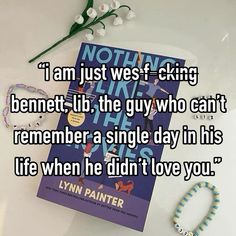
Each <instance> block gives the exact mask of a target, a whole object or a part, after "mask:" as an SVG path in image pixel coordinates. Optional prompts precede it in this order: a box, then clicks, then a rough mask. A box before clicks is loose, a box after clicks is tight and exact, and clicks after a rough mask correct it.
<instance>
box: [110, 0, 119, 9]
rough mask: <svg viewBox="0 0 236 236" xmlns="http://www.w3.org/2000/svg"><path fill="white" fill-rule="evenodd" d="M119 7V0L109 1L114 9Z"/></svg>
mask: <svg viewBox="0 0 236 236" xmlns="http://www.w3.org/2000/svg"><path fill="white" fill-rule="evenodd" d="M119 7H120V2H118V1H117V0H113V1H112V3H111V8H112V9H114V10H116V9H118V8H119Z"/></svg>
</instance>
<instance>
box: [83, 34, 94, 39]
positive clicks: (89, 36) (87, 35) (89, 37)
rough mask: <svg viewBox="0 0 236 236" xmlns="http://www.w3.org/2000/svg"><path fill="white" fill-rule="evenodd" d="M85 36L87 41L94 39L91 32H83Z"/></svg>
mask: <svg viewBox="0 0 236 236" xmlns="http://www.w3.org/2000/svg"><path fill="white" fill-rule="evenodd" d="M85 38H86V39H87V40H88V41H93V40H94V36H93V34H91V33H87V34H85Z"/></svg>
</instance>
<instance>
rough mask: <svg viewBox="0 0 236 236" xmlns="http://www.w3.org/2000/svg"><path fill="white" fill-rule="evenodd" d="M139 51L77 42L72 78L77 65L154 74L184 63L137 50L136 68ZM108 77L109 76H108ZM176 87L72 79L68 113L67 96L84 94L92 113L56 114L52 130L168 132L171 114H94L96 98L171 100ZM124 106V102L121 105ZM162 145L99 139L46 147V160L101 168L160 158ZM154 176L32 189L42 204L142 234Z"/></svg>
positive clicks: (63, 181)
mask: <svg viewBox="0 0 236 236" xmlns="http://www.w3.org/2000/svg"><path fill="white" fill-rule="evenodd" d="M138 57H139V53H138V52H137V51H133V50H127V49H121V48H114V47H107V46H101V45H95V44H88V43H83V44H82V45H81V48H80V52H79V56H78V60H77V63H76V71H77V73H78V74H80V73H79V70H80V64H81V62H83V63H84V64H85V65H86V66H91V67H100V66H101V64H106V66H107V67H108V68H109V67H135V66H141V67H142V66H143V65H144V64H145V63H147V62H149V63H150V66H151V70H152V71H155V70H157V69H158V68H159V67H161V66H164V65H165V64H166V63H167V62H170V63H173V64H174V63H176V62H178V63H179V64H180V65H182V66H183V65H184V63H185V61H184V60H182V59H178V58H172V57H168V56H164V55H154V54H150V53H144V52H142V57H141V58H142V61H141V63H140V62H139V64H138ZM107 74H108V77H109V76H110V74H109V73H107ZM178 87H179V82H177V81H168V82H167V81H159V80H158V79H157V76H150V77H149V81H147V82H144V81H142V79H140V80H139V81H124V80H123V81H119V82H118V81H113V80H111V79H109V80H108V81H102V80H101V81H99V82H95V81H93V82H90V83H85V84H84V86H78V81H72V82H71V83H70V85H69V90H68V93H67V98H66V105H67V107H68V108H70V109H71V102H72V95H73V94H79V93H80V94H85V95H86V97H87V98H89V99H90V100H91V102H92V107H93V108H94V109H95V112H94V113H91V114H90V113H86V114H83V113H80V114H75V113H73V112H72V111H71V112H69V114H61V116H60V120H59V123H58V127H57V129H58V130H64V127H65V126H69V127H70V129H71V130H90V131H91V132H92V131H94V130H100V131H101V132H102V134H103V135H104V134H105V133H106V131H108V130H113V129H114V126H118V127H119V129H120V130H135V128H136V126H140V127H141V128H142V129H143V130H148V131H150V132H153V131H154V130H156V129H157V126H159V125H161V126H163V128H164V129H168V126H169V123H170V119H171V114H170V113H157V111H156V108H155V105H153V106H152V109H151V111H150V114H149V116H148V117H146V118H144V117H143V114H141V113H136V114H135V116H134V117H132V118H128V117H127V116H126V114H125V112H124V110H122V112H120V113H101V112H99V110H98V102H97V99H98V97H99V95H102V94H108V96H109V98H119V99H120V100H122V101H125V99H128V98H155V99H158V98H165V97H167V94H172V95H173V97H176V95H177V91H178ZM123 104H124V103H123ZM162 151H163V145H155V144H154V143H153V142H152V140H151V139H150V142H149V144H147V145H138V146H137V147H136V148H134V149H130V148H128V147H127V145H125V144H122V145H115V144H112V145H108V144H107V143H106V142H105V141H104V140H103V142H102V144H100V145H98V144H94V143H92V141H90V140H88V142H87V144H84V145H77V144H73V145H52V147H51V151H50V153H49V157H48V161H53V159H54V158H55V157H58V158H59V160H60V161H61V162H80V163H81V165H82V168H83V165H84V157H88V158H90V161H91V162H97V161H99V162H102V163H103V165H104V166H105V165H106V164H107V163H108V162H109V161H111V159H112V158H114V157H116V158H117V157H119V158H120V159H121V160H123V159H124V158H125V157H127V158H129V159H130V160H132V161H135V160H137V158H138V157H142V158H145V159H146V160H147V161H148V162H150V158H151V157H155V158H156V160H157V161H159V160H160V158H161V155H162ZM154 183H155V177H154V176H152V175H148V176H143V175H139V176H125V177H123V176H115V177H112V178H111V177H108V176H107V175H106V173H103V174H102V175H101V176H84V175H83V173H82V175H81V176H74V177H72V176H69V177H68V176H43V177H42V180H41V184H40V187H39V191H38V197H40V198H43V199H45V200H48V201H51V202H54V203H57V204H60V205H63V206H66V207H69V208H72V209H75V210H78V211H81V212H84V213H87V214H91V215H93V216H97V217H100V218H103V219H105V220H108V221H111V222H114V223H117V224H120V225H123V226H127V227H129V228H132V229H135V230H139V231H143V229H144V224H145V220H146V215H147V212H148V207H149V203H150V199H151V196H152V190H153V186H154Z"/></svg>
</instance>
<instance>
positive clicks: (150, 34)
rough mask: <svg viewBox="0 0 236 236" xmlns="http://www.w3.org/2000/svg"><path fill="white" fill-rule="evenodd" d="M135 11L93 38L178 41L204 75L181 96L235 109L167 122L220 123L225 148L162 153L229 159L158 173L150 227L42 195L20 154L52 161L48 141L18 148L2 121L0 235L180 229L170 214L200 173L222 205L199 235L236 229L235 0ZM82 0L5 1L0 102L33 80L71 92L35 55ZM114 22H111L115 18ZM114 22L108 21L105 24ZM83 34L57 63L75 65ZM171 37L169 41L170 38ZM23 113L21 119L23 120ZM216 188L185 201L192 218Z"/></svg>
mask: <svg viewBox="0 0 236 236" xmlns="http://www.w3.org/2000/svg"><path fill="white" fill-rule="evenodd" d="M126 3H127V4H130V5H131V6H133V8H134V10H135V12H136V13H137V19H136V20H135V21H133V22H130V23H129V24H125V25H124V26H122V27H119V28H115V27H113V26H107V28H108V35H107V36H106V37H105V38H103V39H96V40H95V43H100V44H111V43H112V45H114V46H121V47H122V46H124V47H129V48H137V47H140V48H141V49H146V50H149V49H150V50H149V51H153V52H155V51H157V50H158V48H159V46H160V45H162V47H165V48H166V49H168V50H169V54H170V55H172V53H173V54H174V51H175V50H174V49H173V51H172V49H171V48H172V47H175V48H182V49H183V50H185V51H187V52H189V53H191V54H193V55H194V56H195V57H196V58H197V61H198V66H199V70H200V83H199V85H198V86H197V87H193V88H190V86H187V85H182V86H181V88H180V90H179V94H178V96H179V97H185V98H187V99H189V98H192V97H194V96H200V95H209V94H215V93H217V92H219V93H224V94H226V95H227V97H228V113H227V114H220V113H219V114H216V115H215V120H214V121H212V122H209V121H196V120H194V119H192V118H191V114H190V113H186V114H182V115H181V114H178V115H174V116H173V117H172V118H173V119H172V122H171V126H170V128H173V129H174V128H180V127H181V126H182V125H183V124H184V123H185V124H188V125H189V126H190V127H192V128H197V127H198V126H199V125H200V124H210V123H211V124H215V125H216V126H217V128H219V129H222V130H223V131H224V143H223V144H222V145H220V146H205V147H201V146H199V145H196V146H188V147H186V146H183V145H179V146H178V148H177V149H175V150H174V151H173V150H170V149H169V148H168V147H166V148H165V150H164V153H163V157H162V159H163V160H178V161H180V162H182V161H185V160H192V161H195V160H199V161H202V160H207V161H208V160H212V157H213V156H222V157H223V162H222V163H221V164H220V165H218V166H214V169H215V170H216V176H215V177H209V178H202V177H199V178H197V177H196V178H193V179H191V180H190V181H189V182H184V180H183V176H181V177H178V178H169V177H161V178H159V179H158V180H157V182H156V185H155V189H154V192H153V197H152V201H151V204H150V210H149V213H148V217H147V222H146V227H145V231H144V232H143V233H139V232H136V231H134V230H130V229H127V228H125V227H122V226H118V225H115V224H113V223H110V222H106V221H104V220H101V219H98V218H95V217H92V216H89V215H86V214H83V213H80V212H76V211H73V210H70V209H67V208H65V207H62V206H58V205H56V204H53V203H50V202H47V201H43V200H41V199H39V198H37V197H36V192H37V189H38V185H39V181H40V178H41V176H40V175H39V176H37V177H34V178H32V177H25V178H19V177H16V176H14V174H13V157H14V156H20V155H22V156H30V157H32V159H33V160H35V161H37V162H40V161H42V160H46V158H47V155H48V151H49V148H50V147H49V146H21V145H17V146H14V145H13V144H12V134H11V132H10V131H9V130H7V129H6V128H5V127H4V125H3V122H1V123H0V128H1V131H0V147H1V158H0V235H1V236H16V235H18V236H23V235H24V236H30V235H34V236H41V235H50V236H74V235H76V236H77V235H81V236H92V235H103V236H108V235H109V236H117V235H125V236H134V235H155V236H156V235H161V236H164V235H165V236H166V235H167V236H175V235H177V234H176V232H175V231H174V230H173V227H172V225H171V224H170V217H171V215H172V212H173V210H174V208H175V206H176V203H177V201H178V200H179V199H180V197H181V196H182V195H183V194H184V193H185V192H186V191H187V190H188V189H189V188H190V187H191V186H192V185H193V184H194V183H196V182H197V181H202V180H208V181H210V182H212V183H213V184H215V185H217V186H218V188H219V189H220V192H221V199H222V202H221V205H220V210H219V211H218V212H217V215H216V217H215V219H214V220H213V221H212V223H211V224H210V226H209V228H208V229H207V230H206V231H205V232H203V233H202V234H201V235H202V236H206V235H213V236H222V235H236V227H235V226H234V225H235V215H234V213H235V211H236V204H235V194H236V190H235V179H236V174H235V173H236V171H235V166H236V158H235V155H234V154H235V150H234V148H235V143H236V138H235V136H236V135H235V132H236V122H235V120H236V95H235V87H236V82H235V81H236V78H235V76H236V67H235V64H236V60H235V56H236V40H235V36H236V21H235V20H236V1H235V0H207V1H206V0H199V1H193V0H179V1H171V0H146V1H140V0H127V1H126ZM84 5H85V3H84V1H82V0H71V1H62V0H50V1H48V0H41V1H36V0H21V1H19V0H0V30H1V33H0V109H1V110H2V108H3V106H4V101H5V95H6V91H7V88H8V86H9V85H11V84H14V83H26V84H30V85H33V86H37V87H41V88H44V89H45V90H47V91H48V93H49V94H50V96H53V95H54V94H56V93H57V94H65V93H66V90H67V86H68V84H67V83H55V82H50V83H47V84H45V82H44V81H43V77H42V72H41V71H39V70H37V68H36V65H37V64H28V63H27V62H26V61H27V59H29V58H31V57H32V56H33V55H35V54H36V53H37V52H39V51H40V50H42V49H44V48H45V47H47V46H48V45H49V44H50V43H52V42H54V41H55V40H57V39H59V38H60V37H61V36H63V35H64V34H65V33H66V32H67V31H68V29H69V26H70V23H71V22H72V20H73V18H74V16H75V15H76V14H77V13H80V12H81V10H82V9H83V7H84ZM108 22H110V21H109V20H108ZM108 25H109V23H108ZM81 40H82V36H81V35H80V36H76V37H75V38H73V39H72V40H70V41H69V42H67V43H65V44H64V45H63V46H62V47H59V48H58V49H57V50H54V51H53V52H52V53H50V54H48V55H47V56H46V57H44V58H43V60H45V61H46V60H49V61H50V62H51V63H52V66H56V65H68V66H72V65H74V63H75V60H76V57H77V53H78V49H79V47H80V43H81ZM163 45H165V46H163ZM19 119H22V117H21V118H19ZM57 120H58V115H57V114H51V115H50V116H49V119H48V120H47V121H46V123H45V124H44V125H43V127H42V128H44V129H46V128H47V129H53V128H55V127H56V123H57ZM210 201H211V198H210V194H209V193H207V192H206V191H203V192H201V193H200V194H199V198H195V199H194V200H193V201H192V203H191V204H190V205H189V207H187V208H186V212H185V215H184V216H183V217H184V218H183V221H184V223H185V225H186V226H189V227H190V226H194V224H195V223H197V222H199V220H200V219H201V217H202V216H203V214H204V213H206V211H207V208H208V206H209V204H210Z"/></svg>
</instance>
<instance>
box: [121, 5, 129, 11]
mask: <svg viewBox="0 0 236 236" xmlns="http://www.w3.org/2000/svg"><path fill="white" fill-rule="evenodd" d="M123 7H125V8H128V9H129V10H131V8H130V7H129V6H127V5H121V6H120V7H119V9H120V8H123Z"/></svg>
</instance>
